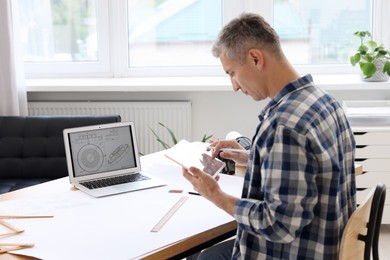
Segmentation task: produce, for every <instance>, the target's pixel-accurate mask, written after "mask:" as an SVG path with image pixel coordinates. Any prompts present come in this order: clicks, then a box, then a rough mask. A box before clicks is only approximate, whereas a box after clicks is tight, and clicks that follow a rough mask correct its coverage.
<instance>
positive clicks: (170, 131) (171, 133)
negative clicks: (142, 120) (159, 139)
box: [158, 122, 177, 144]
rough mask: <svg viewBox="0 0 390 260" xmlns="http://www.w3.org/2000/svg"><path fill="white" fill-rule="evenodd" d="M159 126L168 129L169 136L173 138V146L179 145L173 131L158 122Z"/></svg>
mask: <svg viewBox="0 0 390 260" xmlns="http://www.w3.org/2000/svg"><path fill="white" fill-rule="evenodd" d="M158 124H159V125H161V126H162V127H164V128H165V129H167V131H168V132H169V135H170V136H171V138H172V142H173V144H177V140H176V136H175V134H174V133H173V131H172V130H171V129H169V128H168V127H167V126H165V125H164V124H162V123H160V122H158Z"/></svg>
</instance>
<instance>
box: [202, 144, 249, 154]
mask: <svg viewBox="0 0 390 260" xmlns="http://www.w3.org/2000/svg"><path fill="white" fill-rule="evenodd" d="M207 148H208V149H212V150H214V149H215V147H212V146H209V147H207ZM220 151H221V152H234V153H243V154H249V153H250V150H245V149H234V148H221V150H220Z"/></svg>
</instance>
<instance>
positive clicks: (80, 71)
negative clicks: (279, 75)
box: [25, 0, 390, 78]
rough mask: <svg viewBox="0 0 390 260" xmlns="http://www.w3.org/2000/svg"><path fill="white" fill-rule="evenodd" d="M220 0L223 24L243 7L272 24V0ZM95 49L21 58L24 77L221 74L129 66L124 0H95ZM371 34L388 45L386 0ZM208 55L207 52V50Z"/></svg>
mask: <svg viewBox="0 0 390 260" xmlns="http://www.w3.org/2000/svg"><path fill="white" fill-rule="evenodd" d="M260 1H261V4H259V0H241V1H236V0H224V1H223V24H226V23H227V22H228V21H230V20H231V19H232V18H234V17H237V16H238V15H239V14H240V13H242V12H243V11H244V10H245V11H248V12H256V13H259V14H260V15H262V16H263V17H264V18H265V19H266V20H267V21H269V22H270V23H271V24H272V21H273V1H272V0H271V1H269V0H260ZM96 8H97V10H96V16H97V23H98V26H97V30H98V32H97V35H98V53H99V61H97V62H25V72H26V77H27V78H91V77H98V78H101V77H104V78H134V77H165V76H168V77H187V76H191V77H193V76H224V74H225V73H224V71H223V69H222V68H221V66H203V67H195V66H194V67H165V68H164V67H157V68H156V67H153V68H129V66H128V61H127V59H124V58H123V57H128V48H127V34H128V32H127V0H111V1H110V0H99V1H96ZM372 10H373V14H372V16H373V29H372V32H373V35H374V38H375V39H376V40H377V41H379V42H382V43H384V44H385V46H390V28H389V27H388V26H386V25H387V24H389V23H390V18H389V17H388V16H387V14H388V12H389V11H390V3H389V2H388V1H387V0H373V9H372ZM210 55H211V54H210ZM294 66H295V68H296V69H297V70H298V72H300V73H302V74H307V73H313V74H350V73H355V72H356V68H355V67H352V66H351V65H350V64H326V65H315V64H313V65H294Z"/></svg>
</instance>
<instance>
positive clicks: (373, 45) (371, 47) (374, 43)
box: [367, 40, 378, 50]
mask: <svg viewBox="0 0 390 260" xmlns="http://www.w3.org/2000/svg"><path fill="white" fill-rule="evenodd" d="M367 46H368V47H369V48H370V49H371V50H375V48H376V47H377V46H378V44H376V42H375V41H372V40H371V41H368V42H367Z"/></svg>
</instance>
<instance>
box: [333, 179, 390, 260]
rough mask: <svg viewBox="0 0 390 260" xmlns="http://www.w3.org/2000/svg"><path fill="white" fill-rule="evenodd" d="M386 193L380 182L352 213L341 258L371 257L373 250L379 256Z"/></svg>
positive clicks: (341, 247) (342, 243) (341, 249)
mask: <svg viewBox="0 0 390 260" xmlns="http://www.w3.org/2000/svg"><path fill="white" fill-rule="evenodd" d="M385 195H386V186H385V185H384V184H382V183H378V184H377V186H376V187H374V188H372V189H371V190H370V192H369V194H368V195H367V197H366V198H365V200H364V201H363V202H362V203H361V204H360V205H359V206H358V207H357V209H356V210H355V212H354V213H353V214H352V215H351V217H350V218H349V220H348V223H347V225H346V227H345V229H344V232H343V236H342V239H341V243H340V252H339V259H341V260H345V259H353V260H355V259H370V256H371V252H372V253H373V255H377V256H378V240H379V231H380V225H381V223H382V213H383V206H384V201H385ZM374 259H375V258H374Z"/></svg>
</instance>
